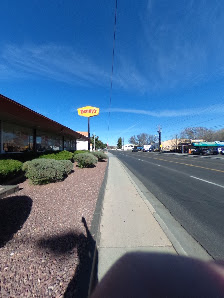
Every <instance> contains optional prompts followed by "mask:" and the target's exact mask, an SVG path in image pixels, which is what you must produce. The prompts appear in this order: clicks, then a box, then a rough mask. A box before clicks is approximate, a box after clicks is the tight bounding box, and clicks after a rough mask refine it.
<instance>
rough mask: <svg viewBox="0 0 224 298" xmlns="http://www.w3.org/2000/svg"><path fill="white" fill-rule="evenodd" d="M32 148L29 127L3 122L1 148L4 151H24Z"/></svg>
mask: <svg viewBox="0 0 224 298" xmlns="http://www.w3.org/2000/svg"><path fill="white" fill-rule="evenodd" d="M32 149H33V130H32V129H31V128H27V127H23V126H19V125H15V124H11V123H6V122H4V123H3V150H4V151H5V152H25V151H30V150H32Z"/></svg>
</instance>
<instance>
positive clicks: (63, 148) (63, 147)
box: [62, 136, 65, 151]
mask: <svg viewBox="0 0 224 298" xmlns="http://www.w3.org/2000/svg"><path fill="white" fill-rule="evenodd" d="M64 150H65V137H64V136H63V137H62V151H64Z"/></svg>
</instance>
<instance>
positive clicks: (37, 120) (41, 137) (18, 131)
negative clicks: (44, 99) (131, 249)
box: [0, 94, 88, 153]
mask: <svg viewBox="0 0 224 298" xmlns="http://www.w3.org/2000/svg"><path fill="white" fill-rule="evenodd" d="M77 140H84V141H87V140H88V138H87V137H85V136H84V135H82V134H80V133H78V132H76V131H74V130H72V129H70V128H68V127H66V126H64V125H62V124H60V123H58V122H56V121H53V120H51V119H49V118H47V117H45V116H43V115H41V114H39V113H37V112H35V111H33V110H31V109H29V108H27V107H25V106H23V105H21V104H19V103H18V102H16V101H14V100H12V99H10V98H8V97H6V96H4V95H1V94H0V153H12V152H27V151H39V152H41V151H46V150H76V142H77Z"/></svg>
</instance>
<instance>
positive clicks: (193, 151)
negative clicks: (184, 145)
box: [191, 148, 201, 155]
mask: <svg viewBox="0 0 224 298" xmlns="http://www.w3.org/2000/svg"><path fill="white" fill-rule="evenodd" d="M191 153H192V154H193V155H200V154H201V149H199V148H196V149H192V150H191Z"/></svg>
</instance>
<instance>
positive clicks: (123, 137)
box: [123, 137, 124, 151]
mask: <svg viewBox="0 0 224 298" xmlns="http://www.w3.org/2000/svg"><path fill="white" fill-rule="evenodd" d="M123 151H124V137H123Z"/></svg>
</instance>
